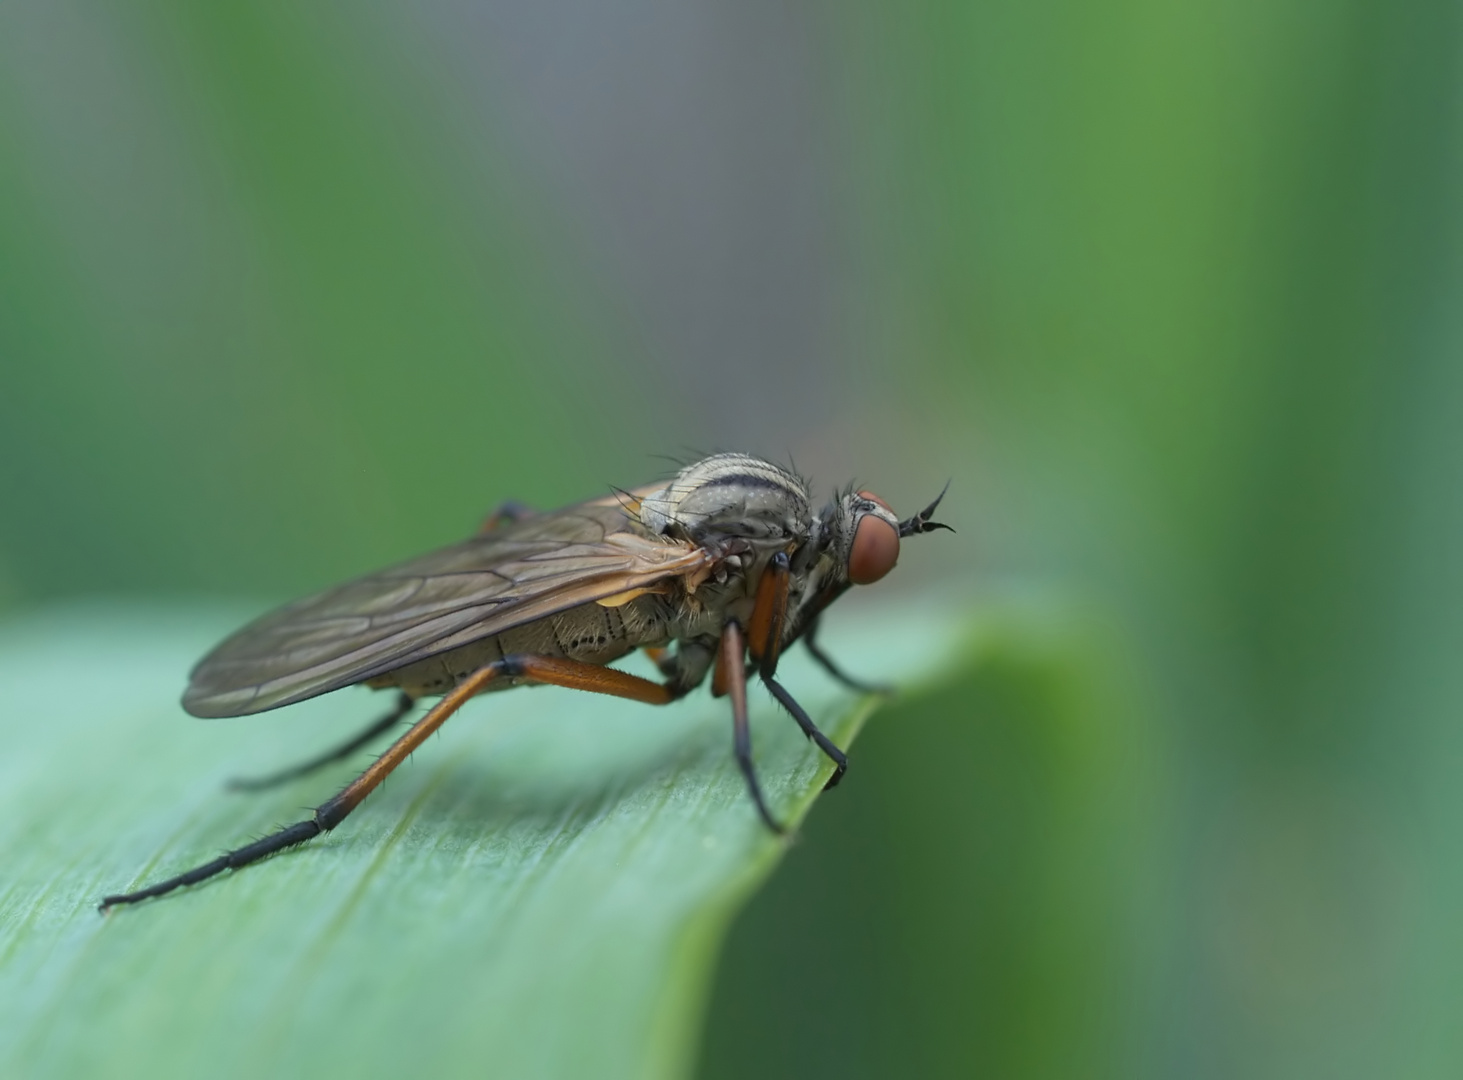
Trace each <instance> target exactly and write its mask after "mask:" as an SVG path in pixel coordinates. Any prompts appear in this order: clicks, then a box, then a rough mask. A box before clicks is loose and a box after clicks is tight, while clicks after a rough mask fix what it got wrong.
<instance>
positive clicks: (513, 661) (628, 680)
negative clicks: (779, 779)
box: [100, 656, 766, 911]
mask: <svg viewBox="0 0 1463 1080" xmlns="http://www.w3.org/2000/svg"><path fill="white" fill-rule="evenodd" d="M500 678H525V679H531V680H532V681H534V682H540V683H549V684H552V685H554V686H567V687H569V688H571V689H574V690H588V691H590V692H591V693H596V694H610V695H612V696H614V697H623V698H630V699H631V700H633V701H643V702H645V703H646V704H647V705H665V704H667V703H668V702H670V701H673V700H674V699H675V694H674V693H672V691H671V690H670V689H669V688H668V687H665V686H661V685H660V684H659V683H653V682H651V681H650V680H649V679H642V678H640V677H639V676H636V675H628V674H626V673H625V672H623V671H616V670H614V669H613V668H604V667H599V666H598V665H596V664H585V663H581V662H579V661H577V660H566V659H563V658H560V657H551V656H506V657H504V658H503V659H501V660H495V661H493V662H492V663H491V664H485V665H484V666H483V667H480V668H478V669H477V670H476V671H474V672H473V673H472V674H471V675H469V676H468V677H467V678H465V679H463V680H462V682H460V683H458V684H457V686H455V687H454V688H453V689H452V690H451V692H449V693H448V694H447V695H446V696H444V697H443V698H442V700H441V701H439V702H437V704H436V705H434V706H432V708H431V709H429V710H428V711H427V714H426V715H425V716H423V717H422V718H421V719H420V720H418V721H417V722H416V723H415V724H413V725H412V726H411V727H410V728H409V729H408V730H407V732H406V734H404V735H402V737H401V738H399V739H397V740H396V742H394V743H392V744H391V748H390V749H388V750H387V751H386V753H384V754H382V755H381V756H380V757H379V758H377V759H376V761H375V763H374V764H372V765H371V767H370V768H369V769H367V770H366V771H365V772H363V773H361V775H360V776H358V777H356V779H354V780H353V781H351V782H350V783H349V784H347V785H346V786H345V788H344V789H342V790H341V792H340V794H338V795H336V796H335V798H333V799H330V800H329V801H327V802H324V803H321V804H320V806H318V807H316V809H315V813H314V815H313V816H312V817H311V818H309V819H308V820H306V821H299V822H296V823H295V824H293V825H287V826H285V827H284V828H282V829H279V830H278V831H276V832H274V833H271V834H270V835H269V836H266V837H264V838H263V839H262V840H256V841H255V842H254V843H252V844H246V845H245V846H244V847H241V848H238V849H236V850H234V851H230V852H229V853H228V854H226V855H221V856H219V857H218V858H217V859H214V860H213V861H212V862H208V863H204V864H203V865H202V866H197V867H194V868H193V869H192V870H189V871H187V872H186V873H183V874H179V875H178V876H177V877H171V878H168V879H167V880H166V881H160V882H158V883H157V884H156V885H149V886H147V887H146V888H145V889H138V890H137V891H136V892H130V893H121V894H119V895H116V896H109V897H107V898H106V899H105V900H103V901H102V902H101V905H100V909H101V910H102V911H106V910H107V909H108V908H110V907H113V906H115V905H117V904H135V903H137V902H138V901H139V900H146V899H148V898H150V897H153V896H161V895H163V894H164V893H169V892H172V891H173V890H174V889H177V888H181V887H182V886H184V885H196V884H198V883H199V882H200V881H206V880H208V879H209V878H211V877H214V876H215V875H217V874H221V873H223V872H224V871H225V870H237V869H238V868H240V867H242V866H248V865H249V864H250V863H253V862H258V861H259V860H260V859H263V858H266V857H267V856H270V855H273V854H274V853H275V852H276V851H282V850H284V849H285V848H288V847H294V846H295V845H296V844H303V843H304V842H305V841H306V840H311V839H313V838H314V837H316V836H319V835H320V834H321V833H323V832H329V831H330V830H331V829H333V828H335V827H336V826H337V825H339V824H340V823H341V822H342V821H344V820H345V819H346V817H347V816H349V814H350V812H351V811H352V810H354V809H355V808H356V807H357V806H359V805H360V804H361V802H362V801H363V800H364V799H365V798H366V796H367V795H369V794H371V792H372V791H374V790H375V789H376V787H377V786H378V785H379V784H380V783H381V781H383V780H385V779H386V777H387V776H388V775H390V773H391V771H392V770H393V769H395V768H396V767H397V766H398V765H400V764H401V763H402V762H403V761H405V760H406V758H407V756H408V755H410V754H411V752H412V751H413V750H415V749H416V748H417V747H419V746H421V744H422V743H423V742H425V741H426V739H427V737H428V736H429V735H431V734H432V732H434V731H436V730H437V729H438V728H439V727H441V726H442V724H443V723H444V722H445V721H446V719H447V718H448V717H449V716H451V715H452V714H453V713H455V712H456V711H457V710H458V709H460V708H462V706H463V705H464V704H465V703H466V702H467V701H468V699H469V698H471V697H473V696H474V695H475V694H477V693H479V692H480V691H481V690H482V689H483V688H484V687H485V686H487V685H488V683H490V682H492V681H493V680H494V679H500ZM745 697H746V694H745V689H744V690H743V700H744V705H745ZM743 722H744V723H745V707H744V708H743ZM760 799H761V797H760V795H758V804H759V806H760ZM763 813H764V814H765V813H766V811H765V810H764V811H763Z"/></svg>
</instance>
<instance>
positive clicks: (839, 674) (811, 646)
mask: <svg viewBox="0 0 1463 1080" xmlns="http://www.w3.org/2000/svg"><path fill="white" fill-rule="evenodd" d="M818 622H819V619H818V617H817V616H815V617H814V618H813V621H812V622H810V623H808V629H807V630H806V631H804V632H803V644H804V645H806V646H807V649H808V652H810V653H812V654H813V659H814V660H816V661H818V664H819V666H820V667H822V669H823V670H824V671H826V672H828V674H829V675H832V676H833V677H834V678H835V679H837V680H838V681H839V682H841V683H842V684H843V685H844V686H846V687H848V688H849V689H850V690H857V691H858V692H859V693H860V694H892V693H894V687H892V686H890V685H889V684H888V683H871V682H865V681H864V680H863V679H858V678H855V677H854V676H852V675H850V674H848V672H846V671H844V670H843V668H841V667H839V666H838V664H837V663H836V662H835V661H834V659H833V657H831V656H829V655H828V654H827V653H826V652H824V651H823V647H822V646H821V645H819V644H818V640H817V638H818Z"/></svg>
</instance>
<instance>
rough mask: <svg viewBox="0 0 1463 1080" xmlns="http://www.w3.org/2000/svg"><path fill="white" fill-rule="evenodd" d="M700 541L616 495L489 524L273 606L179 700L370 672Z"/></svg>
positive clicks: (218, 701)
mask: <svg viewBox="0 0 1463 1080" xmlns="http://www.w3.org/2000/svg"><path fill="white" fill-rule="evenodd" d="M707 561H708V556H707V555H706V553H705V552H704V551H702V550H701V549H700V548H698V547H695V546H693V545H690V544H684V543H678V542H672V541H667V540H665V539H663V538H661V537H657V536H652V535H649V534H648V533H647V532H646V531H645V530H644V529H643V528H641V527H640V526H639V524H638V522H636V521H635V520H634V519H633V518H631V517H630V516H629V515H627V513H626V512H625V509H624V508H623V507H622V506H621V505H620V504H619V502H618V501H617V500H614V499H607V500H601V501H599V502H596V503H585V504H583V505H580V506H576V507H571V508H570V509H568V510H564V511H560V512H557V513H551V514H541V515H538V516H535V517H530V518H528V519H526V520H524V521H521V522H517V523H514V524H511V525H507V526H504V527H501V528H497V529H495V530H493V531H491V532H488V533H485V534H482V535H479V536H475V537H473V538H472V539H470V540H466V541H464V542H462V543H460V544H454V545H453V546H451V547H447V548H443V549H442V550H440V551H435V552H432V553H431V554H428V555H423V556H421V557H420V558H417V559H413V560H411V561H410V562H406V563H402V564H401V565H400V566H396V567H392V568H391V569H389V570H383V571H381V572H380V573H377V574H371V575H369V576H367V577H363V578H358V579H357V580H355V581H351V582H347V583H346V584H344V585H339V586H337V587H335V588H333V589H328V590H326V591H325V592H322V593H318V594H317V595H315V596H311V597H307V598H305V599H304V600H300V601H297V602H295V603H293V604H289V605H288V606H286V607H283V608H280V609H279V610H277V611H274V612H271V613H270V614H268V615H265V616H263V617H262V618H260V619H257V620H255V621H254V622H252V623H250V624H249V625H248V626H246V627H244V628H243V629H242V630H240V631H239V632H238V633H236V634H234V635H232V636H231V637H229V638H228V639H226V640H225V641H224V642H223V643H222V644H221V645H219V646H218V647H217V648H216V649H214V650H213V651H212V652H211V653H209V654H208V655H207V656H205V657H204V658H203V659H202V660H201V661H199V663H198V666H197V667H195V668H194V669H193V672H192V675H191V677H190V681H189V684H188V690H187V692H186V693H185V694H184V695H183V707H184V708H185V709H187V710H188V711H189V712H190V713H192V714H193V715H194V716H244V715H246V714H249V713H256V712H263V711H264V710H266V709H273V708H277V707H278V706H281V705H290V704H293V703H294V702H297V701H303V700H305V699H306V698H311V697H315V696H316V695H318V694H324V693H328V692H329V691H331V690H337V689H339V688H340V687H343V686H350V685H352V684H354V683H358V682H361V681H363V680H365V679H369V678H371V677H372V676H375V675H380V674H382V673H383V672H387V671H391V670H392V669H394V668H398V667H401V666H402V665H404V664H409V663H412V662H414V661H417V660H422V659H425V658H426V657H429V656H434V655H436V654H437V653H441V652H446V651H448V650H449V649H454V648H456V647H458V646H459V645H466V644H468V643H469V642H472V641H476V640H478V639H480V638H484V637H487V636H489V635H491V634H497V633H501V632H502V631H504V630H508V629H511V628H512V627H515V626H520V625H522V624H523V623H526V622H530V621H532V620H534V619H539V618H542V617H544V616H546V615H552V614H554V613H556V612H559V611H564V610H567V609H568V608H571V607H575V606H577V605H579V604H586V603H592V602H593V601H595V600H600V599H603V598H605V597H609V596H613V595H615V594H617V593H621V592H626V591H628V590H631V589H639V588H645V587H648V586H651V585H654V584H655V583H657V582H659V581H663V580H665V579H667V578H671V577H677V576H681V575H696V574H697V573H698V571H700V570H701V569H702V568H703V567H704V566H705V565H706V562H707Z"/></svg>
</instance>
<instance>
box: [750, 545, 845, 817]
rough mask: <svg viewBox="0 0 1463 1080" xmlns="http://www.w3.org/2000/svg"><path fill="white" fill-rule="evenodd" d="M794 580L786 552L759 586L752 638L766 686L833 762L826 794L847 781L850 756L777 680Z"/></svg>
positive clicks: (778, 556)
mask: <svg viewBox="0 0 1463 1080" xmlns="http://www.w3.org/2000/svg"><path fill="white" fill-rule="evenodd" d="M790 580H791V570H790V567H789V561H788V557H787V555H786V554H785V553H783V552H779V553H778V554H776V555H774V556H773V557H772V560H771V561H770V562H769V563H768V564H767V569H766V570H764V571H763V572H762V580H761V581H759V582H758V583H757V599H756V603H755V606H754V607H753V609H752V624H751V625H752V627H753V628H754V629H755V630H756V632H757V635H758V636H757V637H755V638H753V639H752V655H753V656H754V657H756V658H757V659H758V660H759V661H760V663H759V665H758V675H759V676H760V677H761V679H762V685H763V686H765V687H767V689H768V690H769V691H771V693H772V696H773V697H775V698H776V699H777V700H778V702H779V703H780V704H781V705H782V707H783V708H784V709H786V710H787V711H788V712H790V713H791V714H792V718H793V719H794V720H796V721H797V723H798V727H800V728H802V729H803V734H804V735H806V736H807V737H808V738H809V739H811V740H812V741H813V742H815V743H816V744H817V745H818V749H819V750H822V751H823V753H825V754H826V755H828V758H829V760H831V761H832V762H833V775H832V776H830V777H829V778H828V782H827V783H826V784H824V785H823V788H824V790H825V791H826V790H827V789H828V788H831V787H836V786H837V785H838V782H839V781H840V780H842V779H843V774H844V773H846V772H848V757H847V755H845V754H844V752H843V751H842V750H840V749H839V748H838V747H837V745H835V744H834V742H833V740H832V739H830V738H829V737H828V736H827V735H824V734H823V732H822V731H820V730H819V729H818V725H817V724H815V723H813V718H812V717H811V716H809V715H808V714H807V711H806V710H805V709H804V708H803V707H802V706H801V705H799V704H798V703H797V701H795V700H794V699H793V696H792V695H791V694H789V693H788V692H787V689H786V687H784V686H783V685H782V683H780V682H778V681H777V679H776V678H775V676H776V674H777V660H778V657H779V656H780V655H781V651H782V634H783V628H784V626H785V625H786V623H787V596H788V586H789V583H790ZM759 639H760V640H759Z"/></svg>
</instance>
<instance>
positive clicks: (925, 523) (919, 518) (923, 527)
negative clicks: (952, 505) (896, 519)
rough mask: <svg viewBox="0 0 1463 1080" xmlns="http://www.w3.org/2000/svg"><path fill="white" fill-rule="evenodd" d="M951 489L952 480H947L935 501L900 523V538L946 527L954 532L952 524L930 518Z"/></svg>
mask: <svg viewBox="0 0 1463 1080" xmlns="http://www.w3.org/2000/svg"><path fill="white" fill-rule="evenodd" d="M949 490H950V481H949V480H946V481H945V486H944V487H942V488H941V489H940V493H939V494H938V495H936V496H935V501H934V502H932V503H930V505H929V506H926V507H925V508H924V509H923V510H921V511H920V512H919V513H918V514H915V515H914V517H912V518H909V519H908V520H907V521H901V522H900V523H899V536H900V538H901V539H902V538H904V537H906V536H913V535H915V534H916V533H927V532H934V531H935V530H936V529H945V530H947V531H949V532H954V531H955V530H954V529H952V528H950V526H948V525H946V524H945V523H944V522H943V521H931V520H930V516H931V515H932V514H934V512H935V507H937V506H939V505H940V500H941V499H943V498H944V497H945V492H947V491H949Z"/></svg>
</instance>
